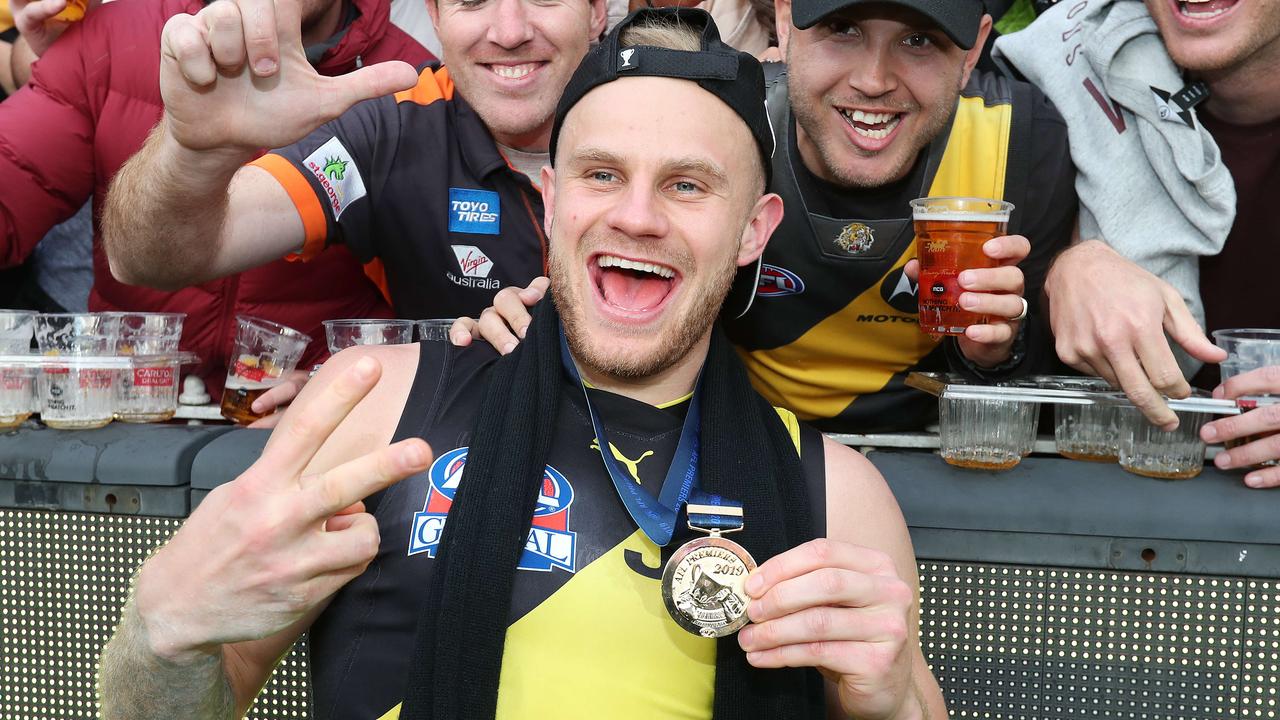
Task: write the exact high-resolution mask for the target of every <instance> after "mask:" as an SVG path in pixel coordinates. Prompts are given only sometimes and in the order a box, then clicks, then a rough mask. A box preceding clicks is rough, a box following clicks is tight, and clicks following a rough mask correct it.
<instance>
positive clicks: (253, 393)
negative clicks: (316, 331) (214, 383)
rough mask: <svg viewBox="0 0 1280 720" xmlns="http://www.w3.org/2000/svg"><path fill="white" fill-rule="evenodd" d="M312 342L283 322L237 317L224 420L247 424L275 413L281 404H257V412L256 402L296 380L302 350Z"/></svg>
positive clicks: (226, 389)
mask: <svg viewBox="0 0 1280 720" xmlns="http://www.w3.org/2000/svg"><path fill="white" fill-rule="evenodd" d="M310 342H311V338H310V337H308V336H306V335H304V334H302V333H300V332H298V331H297V330H294V329H293V328H290V327H285V326H284V325H281V324H279V323H273V322H271V321H269V320H262V319H260V318H255V317H248V316H240V317H238V318H236V343H235V347H234V348H233V349H232V351H231V359H230V361H229V362H228V363H227V383H226V385H225V386H224V388H223V390H222V417H224V418H226V419H228V420H231V421H232V422H237V423H240V424H242V425H247V424H249V423H253V422H256V421H258V420H261V419H262V418H264V417H266V416H267V415H268V414H270V412H271V411H273V410H275V407H276V404H278V402H277V403H273V404H271V406H270V407H266V408H264V407H262V405H261V404H257V405H256V407H258V408H259V409H258V410H256V411H255V409H254V408H255V403H256V402H257V400H258V399H259V398H260V397H262V396H263V395H264V394H266V393H268V392H269V391H270V390H271V389H272V388H274V387H276V386H277V385H281V384H283V383H286V382H287V381H289V380H290V379H291V378H292V377H293V371H294V369H295V368H296V367H297V366H298V360H299V359H300V358H301V357H302V351H303V350H305V349H306V348H307V344H308V343H310ZM289 397H292V394H290V395H289Z"/></svg>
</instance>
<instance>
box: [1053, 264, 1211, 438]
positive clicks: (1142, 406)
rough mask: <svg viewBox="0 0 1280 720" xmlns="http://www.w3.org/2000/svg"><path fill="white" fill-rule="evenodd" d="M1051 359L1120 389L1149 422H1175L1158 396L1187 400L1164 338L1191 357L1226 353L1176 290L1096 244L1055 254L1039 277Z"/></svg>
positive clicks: (1164, 424)
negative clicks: (1052, 350)
mask: <svg viewBox="0 0 1280 720" xmlns="http://www.w3.org/2000/svg"><path fill="white" fill-rule="evenodd" d="M1045 293H1046V294H1047V295H1048V297H1049V320H1050V324H1051V326H1052V328H1053V335H1054V339H1055V343H1056V345H1057V351H1058V357H1060V358H1062V361H1063V362H1065V363H1066V364H1068V365H1070V366H1071V367H1073V368H1075V369H1077V370H1079V371H1081V372H1083V373H1087V374H1089V375H1098V376H1100V377H1102V378H1103V379H1105V380H1106V381H1107V382H1109V383H1111V384H1112V385H1113V386H1115V387H1119V388H1122V389H1123V390H1124V392H1125V394H1126V395H1128V396H1129V399H1130V400H1132V401H1133V404H1134V405H1135V406H1137V408H1138V409H1139V410H1141V411H1142V413H1143V414H1144V415H1146V416H1147V419H1148V420H1150V421H1151V422H1152V423H1153V424H1155V425H1158V426H1160V427H1163V428H1164V429H1166V430H1170V429H1173V428H1175V427H1177V425H1178V418H1177V416H1176V415H1175V414H1174V413H1173V411H1172V410H1170V409H1169V406H1168V405H1166V404H1165V402H1164V400H1163V399H1162V398H1161V395H1165V396H1168V397H1173V398H1183V397H1187V395H1188V394H1190V392H1191V386H1190V385H1188V384H1187V381H1186V380H1185V379H1184V378H1183V376H1182V370H1181V369H1180V368H1179V367H1178V361H1177V359H1176V358H1174V356H1173V351H1172V350H1171V349H1170V347H1169V342H1168V341H1167V340H1166V339H1165V333H1168V334H1169V337H1171V338H1173V340H1174V342H1177V343H1178V344H1179V345H1181V346H1182V347H1183V348H1184V349H1186V351H1187V352H1188V353H1190V354H1191V355H1192V356H1193V357H1195V358H1197V359H1199V360H1202V361H1204V362H1219V361H1221V360H1224V359H1226V353H1225V352H1223V350H1222V349H1221V348H1218V347H1217V346H1215V345H1214V344H1213V343H1211V342H1210V341H1209V339H1208V338H1207V337H1205V334H1204V331H1203V330H1201V329H1200V326H1199V325H1198V324H1197V323H1196V321H1195V318H1193V317H1192V316H1191V312H1190V311H1189V310H1187V306H1186V303H1184V302H1183V301H1182V297H1181V296H1180V295H1179V294H1178V291H1177V290H1175V289H1174V288H1173V286H1171V285H1169V284H1168V283H1166V282H1165V281H1163V280H1161V279H1160V278H1158V277H1156V276H1155V275H1152V274H1151V273H1149V272H1147V271H1146V270H1143V269H1142V268H1140V267H1138V266H1137V265H1135V264H1134V263H1133V262H1131V261H1129V260H1128V259H1126V258H1124V257H1122V256H1121V255H1120V254H1119V253H1117V252H1116V251H1115V250H1112V249H1111V247H1110V246H1108V245H1106V244H1105V243H1103V242H1101V241H1098V240H1087V241H1085V242H1082V243H1079V244H1077V245H1075V246H1074V247H1072V248H1070V249H1069V250H1067V251H1066V252H1064V253H1062V254H1061V255H1059V256H1058V258H1057V259H1056V260H1055V261H1054V263H1053V266H1052V267H1051V268H1050V269H1049V276H1048V278H1047V279H1046V280H1045Z"/></svg>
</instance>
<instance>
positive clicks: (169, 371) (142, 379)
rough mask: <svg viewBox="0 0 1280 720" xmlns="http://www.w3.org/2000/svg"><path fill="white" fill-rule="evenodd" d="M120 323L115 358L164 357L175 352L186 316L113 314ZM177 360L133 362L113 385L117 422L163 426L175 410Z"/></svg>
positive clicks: (181, 314)
mask: <svg viewBox="0 0 1280 720" xmlns="http://www.w3.org/2000/svg"><path fill="white" fill-rule="evenodd" d="M113 314H114V315H115V316H116V317H117V318H118V321H119V323H120V334H119V336H118V337H117V339H116V354H117V355H134V356H136V355H164V354H171V353H176V352H177V351H178V340H180V339H181V338H182V321H183V319H184V318H186V313H113ZM178 367H179V362H178V361H177V360H154V361H140V360H135V361H134V363H133V366H132V367H131V368H129V369H127V370H121V371H120V375H119V382H117V384H116V419H118V420H121V421H123V422H138V423H145V422H164V421H165V420H168V419H169V418H172V417H173V415H174V413H175V412H177V410H178V376H179V372H178Z"/></svg>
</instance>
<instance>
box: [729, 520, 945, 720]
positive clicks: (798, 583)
mask: <svg viewBox="0 0 1280 720" xmlns="http://www.w3.org/2000/svg"><path fill="white" fill-rule="evenodd" d="M746 591H747V594H748V595H750V596H751V598H752V600H751V603H750V604H749V605H748V606H747V616H748V617H750V618H751V622H752V624H751V625H748V626H747V627H745V628H743V629H742V630H741V631H740V632H739V633H738V642H739V644H740V645H741V646H742V649H743V650H745V651H746V653H747V661H748V662H750V663H751V664H752V665H754V666H756V667H760V668H776V667H814V668H817V669H818V670H819V671H821V672H822V674H823V675H824V676H825V677H826V678H827V679H828V680H830V681H831V682H833V683H835V684H836V687H837V688H838V689H839V697H840V705H841V707H842V709H843V710H844V712H845V713H846V714H851V715H853V716H855V717H858V718H865V719H866V720H872V719H877V720H879V719H885V718H899V717H912V716H915V715H917V714H918V713H919V712H920V711H919V708H920V703H919V701H918V700H917V695H916V693H915V692H913V689H912V668H911V656H912V652H913V648H912V644H911V642H910V640H911V633H910V623H911V617H912V608H913V606H914V603H915V595H914V593H913V591H912V589H911V586H910V585H908V584H907V583H906V582H905V581H903V580H902V579H901V578H900V577H899V576H898V573H897V570H896V569H895V567H894V564H893V560H892V559H891V558H890V557H889V556H888V555H886V554H884V553H881V552H879V551H876V550H871V549H868V548H863V547H859V546H856V545H852V544H850V543H845V542H838V541H835V540H829V539H819V540H812V541H810V542H807V543H805V544H803V545H800V546H799V547H795V548H792V549H791V550H788V551H787V552H784V553H782V554H780V555H776V556H774V557H772V558H770V559H769V560H768V561H767V562H765V563H764V564H763V565H761V566H760V567H759V568H757V569H756V571H755V572H753V573H752V574H751V577H750V578H748V579H747V584H746Z"/></svg>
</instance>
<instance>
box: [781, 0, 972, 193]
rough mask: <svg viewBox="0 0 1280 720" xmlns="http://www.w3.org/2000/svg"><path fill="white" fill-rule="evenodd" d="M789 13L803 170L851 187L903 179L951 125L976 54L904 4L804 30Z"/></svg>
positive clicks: (845, 14) (851, 12) (858, 10)
mask: <svg viewBox="0 0 1280 720" xmlns="http://www.w3.org/2000/svg"><path fill="white" fill-rule="evenodd" d="M784 7H785V8H786V9H787V10H788V13H787V14H786V17H785V18H781V17H780V18H779V23H780V24H781V23H782V22H783V21H784V19H785V22H786V23H787V25H786V28H788V29H785V30H784V31H783V34H784V35H785V36H786V39H785V43H784V44H785V45H786V58H787V75H788V81H787V82H788V88H787V90H788V95H789V98H790V101H791V109H792V112H794V113H795V117H796V126H797V128H796V135H797V141H798V145H799V148H800V154H801V156H802V158H803V159H804V164H805V167H807V168H808V169H809V171H810V172H812V173H813V174H814V175H817V176H818V177H821V178H823V179H824V180H827V181H828V182H832V183H835V184H837V185H840V186H843V187H849V188H873V187H879V186H882V185H886V184H888V183H891V182H894V181H896V180H900V179H902V178H903V177H905V176H906V174H907V173H908V172H910V170H911V168H912V166H913V165H914V164H915V162H916V158H917V157H919V154H920V151H921V150H922V149H923V148H924V147H925V146H927V145H928V144H929V143H930V142H932V141H933V139H934V138H935V137H937V136H938V134H939V133H940V132H942V130H943V129H944V128H946V126H947V123H948V122H949V121H950V120H951V116H952V115H953V114H954V113H955V109H956V101H957V99H958V98H959V96H960V89H961V88H962V87H964V83H965V82H966V81H967V80H968V76H969V72H970V71H971V69H972V67H973V63H976V62H977V57H978V56H977V53H976V52H975V51H966V50H963V49H962V48H960V47H958V46H957V45H956V44H955V43H953V42H952V41H951V40H950V39H949V38H948V37H947V35H946V34H945V33H943V32H942V30H941V29H939V28H938V27H936V26H935V25H934V24H933V23H932V21H930V20H929V19H928V18H926V17H924V16H923V15H920V14H918V13H915V12H913V11H910V10H906V9H903V8H898V7H893V6H884V5H872V6H858V7H855V8H851V9H848V10H844V11H840V12H837V13H833V14H832V15H829V16H828V17H826V18H824V19H823V20H822V21H821V22H819V23H818V24H817V25H814V26H813V27H811V28H808V29H806V30H799V29H797V28H795V27H794V26H791V25H790V15H789V6H784ZM780 27H781V25H780ZM987 27H989V21H984V24H983V28H984V30H983V34H982V35H981V36H980V37H979V41H978V43H977V44H976V45H975V47H976V48H981V43H982V41H983V40H985V33H986V28H987Z"/></svg>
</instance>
